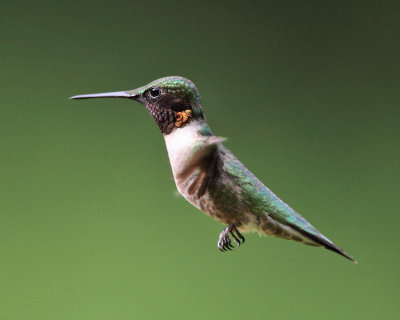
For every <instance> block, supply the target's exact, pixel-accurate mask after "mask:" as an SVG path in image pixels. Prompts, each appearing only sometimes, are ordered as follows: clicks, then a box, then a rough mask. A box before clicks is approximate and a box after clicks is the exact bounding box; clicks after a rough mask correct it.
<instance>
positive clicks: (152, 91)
mask: <svg viewBox="0 0 400 320" xmlns="http://www.w3.org/2000/svg"><path fill="white" fill-rule="evenodd" d="M149 92H150V96H151V97H152V98H157V97H158V96H159V95H160V89H158V88H151V89H150V91H149Z"/></svg>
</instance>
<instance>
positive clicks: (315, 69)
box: [0, 1, 400, 320]
mask: <svg viewBox="0 0 400 320" xmlns="http://www.w3.org/2000/svg"><path fill="white" fill-rule="evenodd" d="M0 9H1V13H0V15H1V19H0V35H1V49H0V65H1V73H0V81H1V86H0V94H1V104H0V106H1V126H0V146H1V147H0V152H1V161H0V166H1V167H0V184H1V186H0V196H1V201H0V283H1V290H0V299H1V300H0V303H1V306H0V319H5V320H8V319H12V320H14V319H24V320H26V319H41V320H42V319H52V320H54V319H85V320H89V319H96V320H101V319H221V318H226V319H262V318H268V319H378V318H379V319H394V318H396V316H398V306H396V304H398V299H399V295H398V290H399V284H400V283H399V282H400V281H399V280H400V279H399V278H400V275H399V262H400V257H399V246H398V242H399V235H398V234H399V222H400V214H399V192H398V189H399V171H398V165H399V155H400V152H399V148H398V147H399V136H400V132H399V128H398V122H399V119H400V118H399V117H400V112H399V103H400V91H399V67H400V60H399V56H400V52H399V48H400V45H399V44H400V36H399V35H400V33H399V30H400V20H399V13H400V5H399V3H398V2H397V1H396V2H385V1H383V2H367V1H336V2H335V1H283V2H277V1H276V2H245V1H241V2H239V1H226V2H213V1H209V2H207V1H202V2H201V3H200V2H189V1H187V2H172V1H168V2H167V1H151V2H150V1H142V2H134V1H112V2H111V1H110V2H101V1H79V2H78V1H77V2H72V1H41V2H39V3H33V2H31V1H25V2H14V3H11V1H9V2H7V3H6V2H3V3H2V4H1V6H0ZM167 75H181V76H185V77H188V78H190V79H192V80H193V81H194V82H195V83H196V84H197V86H198V88H199V89H200V92H201V94H202V99H203V105H204V108H205V111H206V115H207V119H208V122H209V124H210V126H211V128H212V129H213V130H214V132H215V133H216V134H217V135H220V136H225V137H228V138H229V140H228V141H227V143H226V145H227V146H228V147H229V148H230V149H231V150H232V151H233V152H234V153H235V154H236V155H237V156H238V157H239V158H240V159H241V160H242V162H244V163H245V164H246V166H247V167H248V168H249V169H250V170H251V171H253V172H254V173H255V174H256V175H257V176H258V177H259V178H260V179H261V180H262V181H263V182H265V184H267V185H268V186H269V187H270V188H271V189H272V190H273V191H274V192H276V193H277V194H278V195H279V196H280V197H281V198H282V199H283V200H285V201H286V202H288V203H289V204H290V205H291V206H293V207H294V208H295V209H296V210H297V211H299V212H300V213H301V214H302V215H304V216H305V217H306V218H307V219H308V220H309V221H311V222H312V223H313V224H314V225H315V226H316V227H318V229H319V230H320V231H322V232H323V233H324V234H326V236H328V237H329V238H331V239H332V240H334V241H335V242H336V243H337V244H338V245H340V246H341V247H343V248H344V249H345V250H347V251H348V252H349V253H351V254H353V255H354V257H355V258H357V259H358V260H359V264H358V265H353V264H352V263H350V262H349V261H347V260H345V259H343V258H342V257H340V256H338V255H335V254H333V253H331V252H329V251H327V250H323V249H320V248H312V247H308V246H303V245H299V244H297V243H294V242H288V241H284V240H279V239H275V238H260V237H259V236H258V235H256V234H250V235H248V236H247V241H246V244H245V245H244V247H242V248H240V249H238V250H234V252H230V253H225V254H222V253H220V252H219V251H218V250H217V247H216V245H217V238H218V234H219V232H220V231H221V230H222V228H223V226H222V225H221V224H219V223H217V222H215V221H213V220H211V219H210V218H208V217H207V216H205V215H204V214H202V213H201V212H199V211H197V210H196V209H195V208H193V207H192V206H191V205H189V204H188V203H186V202H185V201H184V199H183V198H181V197H178V196H176V191H175V185H174V182H173V180H172V174H171V172H170V167H169V162H168V158H167V153H166V150H165V146H164V141H163V139H162V136H161V135H160V133H159V131H158V129H157V127H156V125H155V124H154V123H153V120H152V119H151V118H150V116H149V115H148V113H147V112H146V111H145V109H144V108H143V107H142V106H141V105H139V104H138V103H135V102H132V101H129V100H123V99H121V100H109V99H105V100H92V101H89V100H88V101H69V100H68V97H69V96H72V95H75V94H80V93H92V92H104V91H116V90H126V89H132V88H135V87H138V86H141V85H144V84H146V83H147V82H149V81H152V80H154V79H156V78H159V77H162V76H167Z"/></svg>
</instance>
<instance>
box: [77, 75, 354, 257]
mask: <svg viewBox="0 0 400 320" xmlns="http://www.w3.org/2000/svg"><path fill="white" fill-rule="evenodd" d="M89 98H128V99H132V100H136V101H138V102H140V103H142V104H143V105H145V107H146V109H147V110H148V111H149V112H150V114H151V116H152V117H153V119H154V120H155V122H156V123H157V125H158V127H159V129H160V130H161V133H162V134H163V136H164V139H165V143H166V145H167V150H168V156H169V160H170V162H171V167H172V172H173V175H174V179H175V183H176V186H177V188H178V190H179V192H180V193H181V194H182V195H183V196H184V197H185V198H186V200H188V201H189V202H190V203H191V204H192V205H194V206H195V207H196V208H198V209H200V210H201V211H203V212H204V213H205V214H207V215H208V216H210V217H211V218H213V219H215V220H217V221H219V222H222V223H223V224H225V225H228V226H227V227H226V228H225V229H224V230H223V231H222V232H221V233H220V235H219V240H218V248H219V249H220V250H221V251H226V250H231V249H232V248H233V245H232V241H231V238H230V236H231V237H232V239H233V241H235V242H236V243H237V245H238V246H239V245H240V244H241V243H243V242H244V237H243V236H242V234H241V232H243V233H245V232H250V231H257V232H259V233H260V234H262V235H271V236H275V237H279V238H283V239H290V240H295V241H298V242H302V243H304V244H308V245H312V246H323V247H325V248H327V249H329V250H332V251H334V252H336V253H338V254H340V255H342V256H344V257H346V258H347V259H349V260H351V261H353V262H356V261H355V260H354V259H353V258H351V257H350V256H349V255H348V254H347V253H346V252H345V251H343V250H342V249H340V248H339V247H338V246H336V245H335V244H334V243H333V242H332V241H330V240H329V239H328V238H326V237H325V236H323V235H322V234H321V233H320V232H319V231H318V230H317V229H315V228H314V227H313V226H312V225H311V224H310V223H309V222H308V221H307V220H306V219H304V218H303V217H302V216H301V215H300V214H298V213H297V212H296V211H294V210H293V209H292V208H291V207H289V206H288V205H287V204H286V203H284V202H283V201H282V200H281V199H279V198H278V197H277V196H276V195H275V194H274V193H273V192H272V191H271V190H269V189H268V188H267V187H266V186H265V185H264V184H263V183H262V182H261V181H260V180H258V179H257V178H256V177H255V176H254V175H253V174H252V173H251V172H250V171H249V170H247V168H246V167H245V166H244V165H243V164H242V163H241V162H240V161H239V160H238V159H237V158H236V157H235V156H234V155H233V154H232V153H231V152H230V151H229V150H228V149H227V148H226V147H225V146H224V145H223V144H222V142H223V141H224V139H223V138H221V137H216V136H215V135H214V134H213V133H212V131H211V130H210V128H209V126H208V124H207V122H206V118H205V115H204V111H203V107H202V105H201V101H200V95H199V92H198V90H197V88H196V86H195V85H194V83H193V82H191V81H190V80H188V79H186V78H182V77H165V78H161V79H158V80H155V81H153V82H151V83H149V84H147V85H145V86H143V87H140V88H138V89H134V90H128V91H118V92H109V93H97V94H85V95H78V96H74V97H71V98H70V99H89Z"/></svg>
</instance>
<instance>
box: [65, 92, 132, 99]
mask: <svg viewBox="0 0 400 320" xmlns="http://www.w3.org/2000/svg"><path fill="white" fill-rule="evenodd" d="M132 91H133V92H132ZM132 91H116V92H105V93H92V94H81V95H78V96H73V97H70V98H69V99H70V100H73V99H91V98H129V99H134V100H136V99H137V98H138V97H139V94H138V93H136V92H134V90H132Z"/></svg>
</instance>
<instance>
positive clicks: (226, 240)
mask: <svg viewBox="0 0 400 320" xmlns="http://www.w3.org/2000/svg"><path fill="white" fill-rule="evenodd" d="M235 233H236V234H235ZM229 234H231V236H232V238H233V241H235V242H236V243H237V245H238V247H239V246H240V244H241V243H242V244H243V243H244V240H245V239H244V237H243V236H242V234H241V233H240V232H239V230H238V229H237V227H236V226H235V225H234V224H231V225H229V226H228V227H226V228H225V229H224V230H222V232H221V233H220V234H219V239H218V249H219V250H220V251H226V250H232V248H233V245H232V242H231V239H230V237H229ZM240 240H242V242H240Z"/></svg>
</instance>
